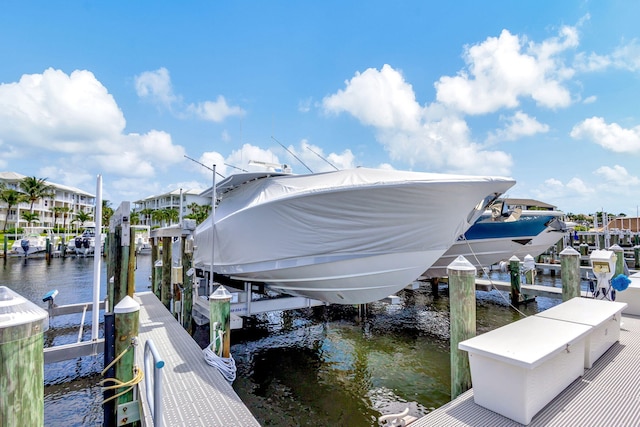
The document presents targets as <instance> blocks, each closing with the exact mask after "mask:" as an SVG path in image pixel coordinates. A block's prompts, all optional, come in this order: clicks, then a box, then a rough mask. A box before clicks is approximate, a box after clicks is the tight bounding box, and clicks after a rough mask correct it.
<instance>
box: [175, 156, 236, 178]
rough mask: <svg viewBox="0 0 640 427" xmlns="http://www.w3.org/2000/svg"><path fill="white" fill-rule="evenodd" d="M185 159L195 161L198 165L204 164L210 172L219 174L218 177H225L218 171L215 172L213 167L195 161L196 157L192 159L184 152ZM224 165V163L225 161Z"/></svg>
mask: <svg viewBox="0 0 640 427" xmlns="http://www.w3.org/2000/svg"><path fill="white" fill-rule="evenodd" d="M184 156H185V157H186V158H187V159H189V160H191V161H192V162H195V163H197V164H199V165H200V166H204V167H205V168H207V169H209V170H210V171H211V172H213V173H216V174H218V175H220V178H226V177H225V176H224V175H222V174H221V173H220V172H216V170H215V169H212V168H211V167H209V166H207V165H205V164H204V163H200V162H199V161H197V160H196V159H192V158H191V157H189V156H187V155H186V154H185V155H184ZM225 165H226V163H225Z"/></svg>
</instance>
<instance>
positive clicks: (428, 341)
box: [0, 256, 560, 426]
mask: <svg viewBox="0 0 640 427" xmlns="http://www.w3.org/2000/svg"><path fill="white" fill-rule="evenodd" d="M16 261H17V262H16ZM3 264H4V263H3ZM92 269H93V260H92V259H91V258H67V259H53V260H51V262H49V263H47V262H46V261H45V260H36V259H34V260H27V262H24V260H8V262H7V263H6V264H4V265H2V267H0V283H1V284H3V285H8V286H9V287H11V288H12V289H14V290H16V291H17V292H18V293H20V294H21V295H23V296H25V297H27V298H28V299H30V300H31V301H33V302H35V303H37V304H39V305H40V306H42V307H43V308H46V304H45V303H43V302H42V296H43V295H44V294H45V293H46V292H48V291H49V290H51V289H58V290H59V292H60V293H59V296H58V298H57V300H56V302H57V303H58V304H70V303H77V302H87V301H91V299H92V296H91V294H92V285H91V280H92ZM150 270H151V267H150V257H149V256H146V257H145V256H143V257H141V258H139V260H138V270H136V288H137V289H136V290H138V291H143V290H148V283H149V279H148V277H149V274H150ZM105 275H106V274H105V272H104V265H103V274H102V277H103V283H102V284H101V298H102V297H104V294H105V286H104V277H105ZM492 276H493V277H494V278H495V279H496V280H503V281H507V280H509V278H508V274H507V275H504V274H501V273H492ZM537 280H538V282H537V283H538V284H542V283H543V282H544V284H548V285H552V286H560V279H559V277H558V278H552V277H549V276H544V277H542V276H538V278H537ZM398 295H399V296H400V298H401V303H400V304H396V305H390V304H386V303H374V304H370V305H369V306H368V314H367V317H366V318H364V319H363V318H361V317H360V316H359V310H358V308H357V307H355V306H330V307H314V308H310V309H304V310H295V311H289V312H273V313H268V314H263V315H260V316H256V317H255V318H253V319H251V321H250V322H248V324H249V327H247V328H246V329H245V330H243V331H233V333H232V348H231V352H232V354H233V356H234V358H235V359H236V364H237V367H238V373H237V379H236V381H235V383H234V385H233V387H234V389H235V390H236V392H237V393H238V394H239V396H240V397H241V399H242V400H243V401H244V402H245V403H246V404H247V406H248V407H249V408H250V410H251V411H252V413H253V414H254V415H255V417H256V418H257V419H258V421H259V422H260V423H261V424H262V425H265V426H268V425H277V426H325V425H349V426H376V425H377V418H378V416H380V415H381V414H388V413H397V412H401V411H402V410H404V409H405V408H406V407H409V409H410V414H411V415H414V416H421V415H423V414H425V413H427V412H428V411H430V410H431V409H432V408H436V407H439V406H441V405H442V404H444V403H446V402H447V401H448V400H449V399H450V397H449V393H450V368H449V341H448V340H449V311H448V310H449V301H448V296H447V287H446V286H440V288H439V291H438V295H433V294H432V291H431V286H430V285H428V284H425V285H424V286H423V287H422V288H420V289H418V290H405V291H402V292H400V293H399V294H398ZM476 295H477V329H478V333H482V332H484V331H487V330H490V329H494V328H496V327H498V326H502V325H504V324H507V323H510V322H512V321H514V320H517V319H519V318H520V317H521V314H520V313H518V312H516V311H515V310H513V309H511V308H509V305H508V304H509V301H508V297H507V296H505V295H506V294H504V293H501V292H499V291H491V292H477V293H476ZM558 302H559V300H557V299H550V298H541V297H538V298H537V299H536V301H534V302H531V303H529V304H527V305H526V306H522V307H520V310H521V311H522V312H523V313H524V314H526V315H530V314H534V313H536V312H538V311H540V310H543V309H546V308H548V307H550V306H552V305H555V304H557V303H558ZM87 317H88V318H89V317H90V316H87ZM89 321H90V319H89ZM79 322H80V315H73V316H60V317H58V318H55V319H53V320H52V321H51V329H50V330H49V331H48V332H47V333H45V341H46V344H47V345H59V344H64V343H69V342H74V341H75V340H76V339H77V334H78V330H77V325H78V324H79ZM208 336H209V331H208V328H206V327H205V328H202V327H200V328H196V329H195V333H194V339H195V340H196V341H197V342H198V343H199V344H200V345H201V347H204V346H205V345H206V344H208ZM89 337H90V325H88V326H87V327H86V328H85V331H84V332H83V339H84V340H87V339H89ZM102 367H103V362H102V357H101V356H100V357H83V358H79V359H76V360H72V361H66V362H60V363H56V364H51V365H46V367H45V409H46V411H45V412H46V415H45V423H46V425H52V426H56V425H64V426H84V425H99V424H101V423H102V407H101V405H100V402H101V400H102V397H101V396H102V395H101V390H100V387H99V386H98V382H99V381H100V379H101V378H100V376H99V372H100V371H101V370H102Z"/></svg>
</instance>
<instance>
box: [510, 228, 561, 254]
mask: <svg viewBox="0 0 640 427" xmlns="http://www.w3.org/2000/svg"><path fill="white" fill-rule="evenodd" d="M563 236H564V233H562V232H560V231H558V230H549V229H547V230H545V231H544V232H543V233H540V234H538V235H537V236H536V237H534V238H533V240H532V241H531V243H530V244H528V245H525V246H523V247H521V248H520V249H519V250H517V251H516V252H515V253H514V255H515V256H517V257H518V258H520V261H522V260H523V259H524V257H525V256H527V255H531V256H532V257H534V258H536V257H538V256H539V255H541V254H543V253H544V252H546V251H547V250H548V249H549V248H550V247H551V246H553V245H555V244H556V243H558V241H559V240H560V239H562V238H563Z"/></svg>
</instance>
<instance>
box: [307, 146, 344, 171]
mask: <svg viewBox="0 0 640 427" xmlns="http://www.w3.org/2000/svg"><path fill="white" fill-rule="evenodd" d="M305 148H306V149H307V150H309V151H311V152H312V153H313V154H315V155H316V156H318V157H320V158H321V159H322V160H324V161H325V162H327V164H328V165H329V166H331V167H332V168H334V169H335V170H340V169H338V168H337V167H336V165H334V164H333V163H331V162H330V161H329V160H327V159H325V158H324V157H322V156H321V155H320V154H318V153H316V152H315V151H313V150H312V149H311V147H309V146H308V145H305Z"/></svg>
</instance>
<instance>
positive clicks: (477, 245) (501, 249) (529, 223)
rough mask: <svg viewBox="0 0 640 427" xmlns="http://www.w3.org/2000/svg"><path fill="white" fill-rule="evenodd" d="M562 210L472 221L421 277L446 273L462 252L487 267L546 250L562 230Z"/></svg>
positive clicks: (445, 274)
mask: <svg viewBox="0 0 640 427" xmlns="http://www.w3.org/2000/svg"><path fill="white" fill-rule="evenodd" d="M562 215H563V213H562V212H555V211H554V212H553V213H550V214H541V213H535V214H530V215H529V216H523V217H521V219H519V220H518V221H514V222H495V223H490V222H486V223H478V224H474V225H473V226H471V227H470V228H469V230H468V231H467V232H466V233H465V238H464V239H460V240H458V241H456V242H455V243H454V244H453V245H452V246H451V248H449V249H448V250H447V251H446V252H445V254H444V255H443V256H442V257H441V258H440V259H438V260H437V261H436V262H435V263H434V264H433V266H432V267H431V268H429V269H428V270H427V271H425V272H424V273H423V274H422V276H423V277H424V278H434V277H444V276H447V275H448V274H447V267H448V265H449V264H451V263H452V262H453V261H455V259H456V258H458V257H459V256H463V257H465V258H466V259H467V261H469V262H470V263H471V264H473V265H474V266H475V267H476V268H477V269H482V268H483V267H488V266H490V265H493V264H496V263H498V262H500V261H505V260H508V259H509V258H511V257H512V256H514V255H515V256H517V257H518V258H520V260H523V259H524V257H525V256H526V255H531V256H533V257H534V258H535V257H537V256H538V255H540V254H541V253H543V252H544V251H546V250H547V249H548V248H549V247H550V246H552V245H554V244H555V243H557V242H558V240H560V239H561V238H562V237H563V234H564V231H562V229H559V227H561V226H562V224H561V222H556V221H558V218H559V217H560V216H562Z"/></svg>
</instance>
